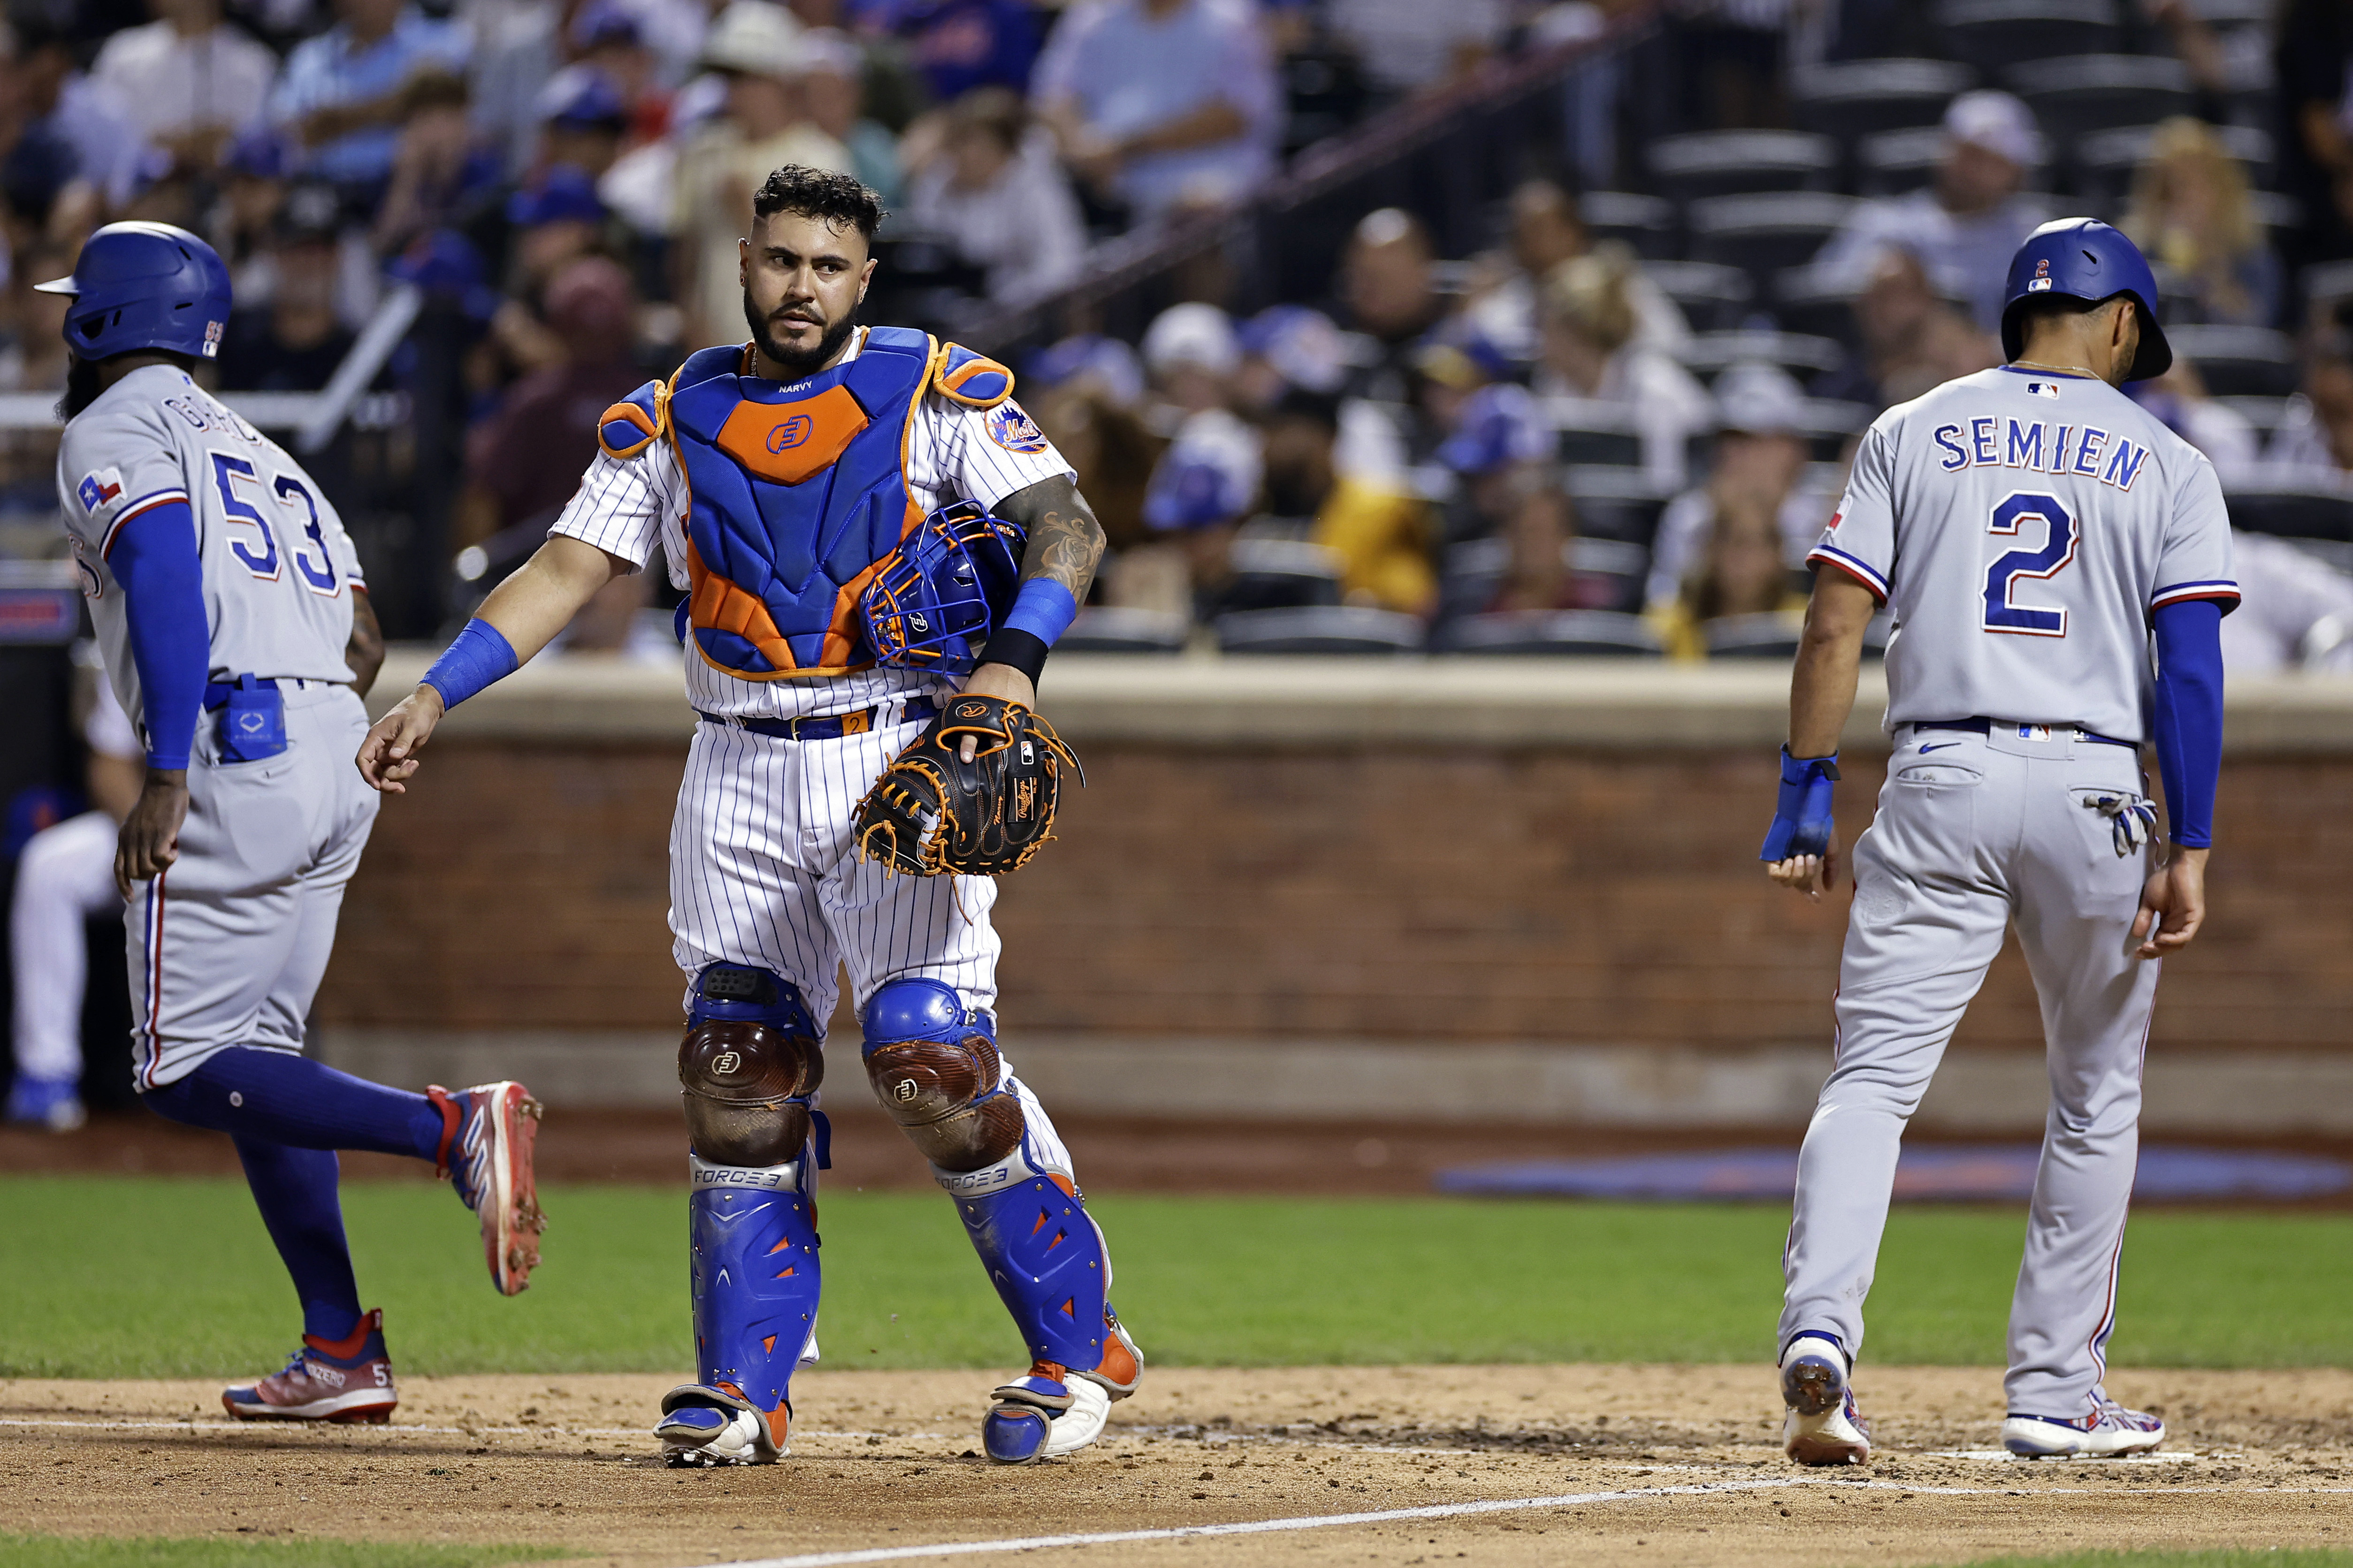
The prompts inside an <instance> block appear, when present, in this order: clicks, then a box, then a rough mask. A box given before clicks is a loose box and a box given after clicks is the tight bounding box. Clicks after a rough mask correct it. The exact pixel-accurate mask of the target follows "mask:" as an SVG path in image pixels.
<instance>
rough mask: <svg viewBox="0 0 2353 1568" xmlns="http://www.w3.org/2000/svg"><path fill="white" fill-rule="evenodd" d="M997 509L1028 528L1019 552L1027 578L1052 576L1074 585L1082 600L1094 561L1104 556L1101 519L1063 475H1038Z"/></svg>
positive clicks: (1071, 587)
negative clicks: (1025, 545) (1026, 544)
mask: <svg viewBox="0 0 2353 1568" xmlns="http://www.w3.org/2000/svg"><path fill="white" fill-rule="evenodd" d="M997 516H999V517H1002V518H1005V519H1006V520H1008V521H1012V522H1018V523H1019V524H1021V526H1022V527H1024V528H1026V529H1028V530H1029V549H1028V550H1027V551H1025V552H1023V554H1022V557H1021V576H1022V580H1023V581H1024V582H1027V581H1028V580H1029V579H1030V578H1032V577H1050V578H1051V579H1053V580H1054V581H1055V582H1057V583H1060V584H1062V586H1064V587H1065V588H1068V589H1069V590H1070V591H1071V598H1072V599H1075V600H1076V601H1078V602H1079V603H1080V604H1082V605H1083V604H1085V603H1086V602H1087V589H1088V587H1089V586H1090V585H1091V584H1092V583H1093V582H1094V580H1095V563H1097V562H1099V561H1101V560H1102V559H1103V524H1101V523H1099V522H1097V521H1095V514H1094V511H1093V509H1092V508H1090V507H1089V506H1088V505H1087V502H1086V498H1085V497H1083V496H1082V495H1081V494H1079V487H1078V486H1077V485H1075V484H1073V483H1071V481H1070V480H1069V479H1065V478H1059V477H1058V478H1055V479H1040V480H1039V481H1038V482H1037V483H1036V484H1034V485H1031V486H1029V487H1028V488H1027V489H1018V490H1016V491H1014V492H1013V493H1012V494H1011V495H1009V496H1008V497H1006V498H1005V499H1004V500H1002V501H999V502H998V503H997Z"/></svg>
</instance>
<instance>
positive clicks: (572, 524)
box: [548, 441, 687, 571]
mask: <svg viewBox="0 0 2353 1568" xmlns="http://www.w3.org/2000/svg"><path fill="white" fill-rule="evenodd" d="M686 505H687V497H686V476H685V474H684V473H683V472H681V469H680V468H679V462H678V454H677V453H676V452H675V451H673V450H671V449H670V443H669V442H668V441H654V442H651V443H649V445H648V446H647V447H646V448H645V449H644V450H643V451H641V452H639V453H638V454H637V455H636V456H635V457H631V458H616V457H614V456H613V455H612V454H611V453H609V452H602V451H600V452H598V453H597V454H596V458H594V459H593V460H592V461H591V462H590V463H589V465H588V471H587V472H586V473H585V474H583V475H581V477H580V488H579V489H577V490H575V491H574V492H573V496H572V499H571V500H568V501H566V502H565V503H564V510H563V512H562V513H561V514H560V515H559V516H558V517H557V518H556V520H555V521H554V523H553V524H552V525H550V527H549V528H548V532H549V533H551V534H555V533H560V534H563V535H564V536H565V538H567V539H576V540H579V541H580V542H582V543H584V544H593V545H595V546H596V548H597V549H599V550H601V551H603V552H605V553H607V555H617V556H619V557H620V558H621V559H622V560H624V561H628V562H630V563H633V564H635V565H636V566H637V568H638V570H639V571H643V570H645V565H646V563H647V562H648V561H649V560H651V559H652V558H653V552H654V546H655V544H657V543H658V542H660V540H661V537H662V526H663V524H664V523H666V522H670V521H674V520H681V519H683V518H684V517H685V515H686ZM673 553H674V554H676V556H677V558H678V559H679V560H681V561H682V560H684V559H685V556H684V553H683V552H673Z"/></svg>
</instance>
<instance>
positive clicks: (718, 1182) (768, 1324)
mask: <svg viewBox="0 0 2353 1568" xmlns="http://www.w3.org/2000/svg"><path fill="white" fill-rule="evenodd" d="M689 1163H690V1168H691V1172H692V1175H693V1181H694V1191H693V1194H692V1196H691V1197H690V1198H689V1199H688V1215H689V1216H690V1230H691V1237H692V1242H693V1301H694V1350H695V1369H696V1372H697V1373H698V1375H699V1376H700V1377H701V1378H702V1382H703V1383H704V1384H706V1385H708V1386H710V1387H712V1388H723V1389H732V1390H733V1391H734V1392H735V1393H737V1394H741V1395H742V1396H743V1397H744V1399H746V1400H748V1401H750V1402H751V1404H753V1405H755V1406H757V1407H758V1408H759V1409H760V1410H762V1411H763V1412H765V1413H767V1414H768V1415H771V1416H774V1415H776V1412H778V1411H781V1410H782V1409H783V1408H784V1406H785V1400H786V1392H787V1390H788V1389H789V1388H790V1386H791V1384H792V1376H793V1369H794V1368H795V1367H796V1366H797V1365H798V1364H799V1363H800V1359H801V1352H803V1351H804V1350H805V1349H806V1348H807V1345H808V1342H809V1337H810V1335H811V1334H813V1333H814V1332H815V1331H816V1330H817V1310H818V1284H819V1270H818V1235H817V1205H816V1201H815V1196H814V1194H813V1193H811V1192H809V1191H807V1190H806V1184H805V1183H804V1179H803V1178H804V1176H805V1175H806V1173H807V1171H808V1169H809V1164H810V1162H809V1159H808V1157H807V1154H806V1153H804V1154H803V1155H802V1157H801V1158H799V1159H797V1160H794V1161H791V1162H789V1163H785V1164H781V1165H776V1166H772V1167H770V1168H768V1169H766V1170H748V1169H743V1168H739V1167H733V1166H727V1165H717V1164H712V1163H709V1162H706V1161H704V1160H702V1159H699V1158H698V1159H691V1160H690V1162H689ZM771 1425H772V1426H774V1427H775V1428H776V1431H777V1432H778V1433H781V1432H782V1430H783V1424H782V1422H781V1421H780V1420H778V1421H772V1423H771Z"/></svg>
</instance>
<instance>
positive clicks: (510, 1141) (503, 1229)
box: [425, 1082, 547, 1296]
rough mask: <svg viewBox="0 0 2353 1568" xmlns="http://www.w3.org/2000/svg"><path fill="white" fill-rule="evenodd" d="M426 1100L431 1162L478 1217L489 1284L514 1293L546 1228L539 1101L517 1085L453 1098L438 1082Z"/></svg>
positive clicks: (525, 1280) (527, 1277)
mask: <svg viewBox="0 0 2353 1568" xmlns="http://www.w3.org/2000/svg"><path fill="white" fill-rule="evenodd" d="M425 1097H426V1098H427V1100H431V1101H432V1102H433V1103H434V1105H435V1106H437V1107H438V1108H439V1110H440V1111H441V1147H440V1149H439V1151H438V1152H437V1153H436V1154H435V1156H434V1164H435V1166H436V1167H437V1169H438V1173H440V1174H442V1175H445V1176H447V1177H448V1178H449V1184H450V1185H451V1186H453V1187H455V1188H457V1189H458V1196H459V1198H460V1199H461V1200H463V1202H464V1203H465V1205H466V1206H467V1207H468V1208H470V1209H472V1210H473V1211H474V1213H475V1214H477V1215H480V1217H481V1221H482V1256H483V1258H484V1260H485V1261H487V1262H488V1263H489V1264H490V1266H491V1284H492V1285H494V1286H496V1287H497V1288H498V1292H499V1294H500V1295H501V1296H512V1295H514V1294H516V1293H517V1292H519V1291H521V1290H522V1289H524V1288H526V1287H527V1286H529V1285H530V1284H531V1271H532V1269H533V1268H535V1267H537V1266H538V1263H539V1233H540V1232H541V1231H543V1230H545V1229H546V1228H547V1216H546V1215H543V1214H542V1213H541V1212H540V1208H539V1185H538V1183H537V1181H536V1180H535V1179H534V1178H533V1174H532V1163H531V1162H532V1151H533V1145H534V1143H535V1142H537V1140H538V1137H539V1117H540V1105H539V1101H537V1100H533V1098H532V1097H531V1091H530V1090H529V1089H525V1088H523V1086H522V1085H521V1084H519V1083H505V1082H501V1083H484V1084H477V1085H475V1086H474V1087H473V1088H472V1089H459V1090H458V1091H456V1092H455V1093H452V1092H451V1091H450V1090H448V1089H443V1088H442V1087H441V1086H440V1085H439V1084H438V1083H437V1084H435V1085H433V1086H432V1087H431V1088H430V1089H427V1090H426V1091H425Z"/></svg>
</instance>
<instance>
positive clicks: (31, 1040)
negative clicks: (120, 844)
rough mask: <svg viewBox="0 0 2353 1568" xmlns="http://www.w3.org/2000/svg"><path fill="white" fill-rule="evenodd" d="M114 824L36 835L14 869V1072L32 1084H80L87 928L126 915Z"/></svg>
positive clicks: (81, 822) (67, 825) (77, 819)
mask: <svg viewBox="0 0 2353 1568" xmlns="http://www.w3.org/2000/svg"><path fill="white" fill-rule="evenodd" d="M115 835H116V829H115V826H114V818H112V817H111V816H107V815H106V813H104V812H102V811H85V812H83V813H82V814H81V815H80V816H74V817H69V818H68V819H67V820H65V821H63V822H60V823H58V824H57V825H56V826H51V827H45V828H43V829H42V830H41V831H40V832H38V833H36V834H34V835H33V837H32V838H31V839H30V840H29V841H27V842H26V845H25V854H24V858H23V859H21V860H19V861H18V862H17V863H16V896H15V901H14V902H13V903H12V904H11V905H10V907H9V911H8V950H9V956H10V973H11V974H12V975H13V976H14V977H15V980H16V1070H17V1071H18V1072H20V1073H23V1074H24V1075H25V1076H26V1077H27V1078H41V1079H61V1080H65V1081H71V1080H73V1079H78V1078H79V1077H81V1004H82V991H83V988H84V987H85V986H86V985H87V984H88V983H89V978H90V955H89V954H88V953H87V952H84V951H83V948H82V922H83V921H87V920H89V919H90V918H91V917H92V916H94V915H97V914H99V913H100V912H101V911H102V910H109V909H118V910H119V909H121V907H122V895H121V894H120V893H118V892H116V891H115V890H114V840H115Z"/></svg>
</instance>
